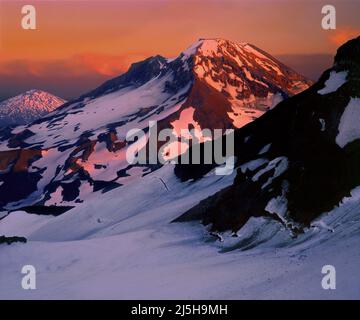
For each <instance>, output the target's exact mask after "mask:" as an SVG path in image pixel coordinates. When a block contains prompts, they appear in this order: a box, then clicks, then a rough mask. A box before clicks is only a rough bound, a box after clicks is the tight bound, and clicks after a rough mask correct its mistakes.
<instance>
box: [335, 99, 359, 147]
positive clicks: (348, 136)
mask: <svg viewBox="0 0 360 320" xmlns="http://www.w3.org/2000/svg"><path fill="white" fill-rule="evenodd" d="M359 123H360V98H351V99H350V102H349V104H348V105H347V107H346V108H345V111H344V113H343V114H342V116H341V119H340V124H339V129H338V130H339V133H338V135H337V136H336V143H337V144H338V145H339V146H340V147H341V148H343V147H345V146H346V145H347V144H348V143H350V142H352V141H354V140H356V139H360V126H359Z"/></svg>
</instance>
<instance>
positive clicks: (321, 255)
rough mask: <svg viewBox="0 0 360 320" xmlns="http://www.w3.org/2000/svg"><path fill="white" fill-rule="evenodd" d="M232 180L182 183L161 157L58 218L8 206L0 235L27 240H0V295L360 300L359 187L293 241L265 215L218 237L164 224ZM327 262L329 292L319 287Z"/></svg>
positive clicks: (196, 226) (195, 226)
mask: <svg viewBox="0 0 360 320" xmlns="http://www.w3.org/2000/svg"><path fill="white" fill-rule="evenodd" d="M160 178H161V179H162V181H160ZM233 178H234V176H222V177H219V176H216V175H214V174H208V175H207V176H206V177H205V178H204V179H202V180H199V181H197V182H194V183H191V182H187V183H185V184H181V183H180V182H179V181H178V180H177V179H176V178H175V176H174V175H173V166H172V165H167V166H164V167H163V168H161V169H160V170H158V171H155V172H153V173H151V174H149V175H147V176H145V177H143V178H141V180H142V181H141V183H139V181H136V180H134V181H132V182H131V183H129V184H128V185H127V187H126V188H119V189H115V190H113V191H110V192H108V193H106V194H104V195H102V197H104V198H103V199H102V201H98V199H97V196H96V194H95V195H94V196H93V198H92V199H89V200H88V201H87V202H86V203H84V204H82V205H79V206H78V207H76V208H74V209H73V210H71V211H69V212H67V213H65V214H63V215H61V216H59V217H49V216H37V215H29V214H25V213H23V212H13V213H11V214H10V215H8V216H7V217H5V218H4V219H3V220H2V221H1V223H0V234H5V235H9V236H10V235H18V236H26V237H27V238H28V240H29V241H28V243H27V244H12V245H10V246H8V245H1V246H0V288H2V290H0V298H1V299H14V298H20V299H34V298H36V299H82V298H85V299H106V298H113V299H300V298H308V299H317V298H319V299H335V298H341V299H342V298H351V299H355V298H360V279H359V277H358V270H359V267H360V265H359V261H360V250H358V243H359V234H360V233H359V231H360V223H359V222H360V221H359V220H360V217H359V215H358V214H357V213H358V212H359V210H360V189H355V190H354V191H353V194H352V197H350V198H347V199H344V201H343V202H342V204H340V206H339V207H337V208H335V209H334V210H333V211H332V212H330V213H328V214H326V215H324V216H323V217H321V218H320V219H319V220H317V221H315V222H314V224H313V227H312V228H310V229H309V230H307V231H306V232H305V234H303V235H300V236H298V237H297V238H296V239H293V238H291V235H290V234H289V231H287V230H285V229H284V228H283V227H282V226H281V225H280V224H279V223H277V222H275V221H270V220H267V219H265V218H251V219H250V220H249V222H248V223H247V224H246V225H245V227H244V228H242V229H241V230H240V231H239V232H238V235H237V237H233V236H232V235H231V234H230V233H225V234H222V235H221V238H222V239H223V241H222V242H220V241H216V240H215V237H212V236H211V235H209V234H208V232H207V231H206V229H205V228H204V227H203V226H202V225H201V224H200V223H199V222H188V223H170V222H171V221H172V220H173V219H174V218H176V217H177V216H178V215H179V214H181V213H182V212H184V211H185V210H187V209H189V208H190V207H192V206H193V205H195V204H196V203H197V202H198V201H199V199H202V198H204V197H206V196H207V195H211V194H213V193H215V192H216V191H217V190H218V189H220V188H224V187H226V186H227V185H229V184H231V183H232V180H233ZM150 186H151V187H150ZM104 203H106V204H107V205H106V206H104ZM329 230H334V231H333V232H331V231H329ZM26 264H31V265H34V267H35V268H36V270H37V289H36V290H23V289H22V288H21V279H22V276H23V275H22V274H21V268H22V266H23V265H26ZM328 264H331V265H334V266H335V268H336V271H337V288H336V290H324V289H322V287H321V280H322V277H323V275H322V274H321V268H322V266H324V265H328Z"/></svg>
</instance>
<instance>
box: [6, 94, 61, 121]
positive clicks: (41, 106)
mask: <svg viewBox="0 0 360 320" xmlns="http://www.w3.org/2000/svg"><path fill="white" fill-rule="evenodd" d="M64 103H65V100H63V99H61V98H59V97H56V96H54V95H52V94H50V93H48V92H45V91H41V90H29V91H27V92H25V93H23V94H20V95H17V96H16V97H13V98H10V99H7V100H5V101H3V102H0V127H2V126H6V125H19V124H30V123H31V122H33V121H35V120H37V119H39V118H41V117H42V116H44V115H46V114H48V113H50V112H52V111H54V110H55V109H56V108H58V107H59V106H61V105H62V104H64Z"/></svg>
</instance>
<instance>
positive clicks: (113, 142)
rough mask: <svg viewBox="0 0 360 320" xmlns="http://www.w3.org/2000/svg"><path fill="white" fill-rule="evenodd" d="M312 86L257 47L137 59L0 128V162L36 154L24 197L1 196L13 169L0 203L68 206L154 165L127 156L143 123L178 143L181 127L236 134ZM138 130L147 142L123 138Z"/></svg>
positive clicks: (0, 180) (212, 44) (221, 45)
mask: <svg viewBox="0 0 360 320" xmlns="http://www.w3.org/2000/svg"><path fill="white" fill-rule="evenodd" d="M309 84H310V82H309V81H307V80H306V79H304V78H303V77H301V76H300V75H298V74H297V73H295V72H294V71H292V70H290V69H289V68H287V67H285V66H284V65H282V64H281V63H280V62H278V61H276V60H275V59H274V58H272V57H271V56H270V55H268V54H266V53H264V52H263V51H261V50H260V49H257V48H255V47H254V46H252V45H249V44H236V43H233V42H230V41H226V40H222V39H206V40H205V39H202V40H199V41H198V42H196V43H195V44H193V45H192V46H191V47H190V48H188V49H187V50H185V51H184V52H182V53H181V54H180V55H179V56H178V57H176V58H174V59H166V58H164V57H161V56H154V57H150V58H148V59H146V60H144V61H141V62H138V63H134V64H133V65H132V66H131V67H130V69H129V70H128V72H126V73H124V74H123V75H121V76H119V77H116V78H114V79H111V80H109V81H107V82H106V83H104V84H103V85H101V86H100V87H99V88H96V89H95V90H93V91H91V92H89V93H87V94H85V95H83V96H81V97H79V98H78V99H76V100H74V101H70V102H67V103H65V104H63V105H62V106H61V107H59V108H58V109H57V110H55V111H54V112H52V113H50V114H49V115H46V116H44V117H43V118H41V119H39V120H36V121H35V122H33V123H32V124H31V125H27V126H19V127H16V128H14V129H4V130H1V131H0V141H1V144H0V159H2V158H6V157H7V155H6V152H8V151H9V150H10V151H11V150H14V149H15V150H18V149H21V150H29V151H31V152H36V154H37V157H36V158H32V159H31V160H29V165H28V168H27V171H26V172H27V174H28V175H29V176H27V178H26V180H24V190H26V192H27V193H25V192H24V193H21V195H20V194H19V195H16V193H15V194H14V195H12V196H11V197H10V196H9V194H8V193H7V192H6V191H7V190H8V188H9V186H10V185H9V183H10V182H9V181H10V180H11V175H12V174H13V173H15V171H14V166H13V164H12V163H10V164H9V166H8V167H7V173H6V179H5V174H2V173H0V207H3V208H7V209H14V208H18V207H23V206H28V205H54V204H56V205H64V206H65V205H66V206H68V205H70V206H71V205H74V204H76V203H79V202H83V201H84V200H86V198H87V197H88V196H90V195H91V194H93V193H94V192H99V193H100V194H101V193H103V192H107V191H109V190H110V189H113V188H116V187H121V186H123V185H126V184H127V183H128V182H129V181H132V180H133V179H137V178H139V177H142V176H143V175H146V174H148V173H149V172H151V171H153V170H156V169H157V168H158V167H159V166H151V165H150V166H148V165H133V164H130V163H129V161H128V159H127V158H126V154H127V151H129V150H134V151H131V152H133V153H136V152H137V150H141V149H143V148H145V147H147V146H148V145H149V144H148V138H149V134H148V131H149V121H156V122H157V124H158V129H159V130H160V129H164V128H167V129H170V130H172V134H173V136H174V137H176V138H177V139H180V138H183V136H182V133H181V129H188V128H190V129H191V128H196V129H199V130H203V129H211V130H212V129H228V128H238V127H241V126H243V125H244V124H246V123H248V122H251V121H253V120H254V119H256V118H257V117H259V116H260V115H262V114H263V113H264V112H266V111H267V110H270V109H271V108H272V107H273V106H274V105H275V104H276V103H277V102H278V101H280V100H281V99H283V98H286V97H288V96H290V95H292V94H294V93H296V92H297V91H298V90H300V89H304V88H307V87H308V86H309ZM135 128H136V129H141V130H144V132H146V136H144V137H143V138H141V139H139V140H137V141H133V142H132V141H126V135H127V133H128V132H129V130H131V129H135ZM164 143H165V142H164ZM164 143H158V144H157V145H156V147H157V148H160V147H162V146H164ZM185 150H186V149H185ZM185 150H180V151H179V149H178V146H177V145H176V143H175V145H172V144H166V146H165V148H164V152H163V155H164V157H165V158H167V159H170V158H173V157H175V156H177V155H178V153H179V152H182V151H185ZM29 177H32V178H33V179H30V180H31V182H29ZM17 181H19V180H17Z"/></svg>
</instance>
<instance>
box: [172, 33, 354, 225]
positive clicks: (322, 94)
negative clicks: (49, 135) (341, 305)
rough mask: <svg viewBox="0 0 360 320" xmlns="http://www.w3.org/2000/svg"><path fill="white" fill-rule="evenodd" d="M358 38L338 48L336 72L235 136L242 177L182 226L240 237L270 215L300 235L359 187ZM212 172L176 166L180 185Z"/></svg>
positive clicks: (206, 168) (189, 215)
mask: <svg viewBox="0 0 360 320" xmlns="http://www.w3.org/2000/svg"><path fill="white" fill-rule="evenodd" d="M359 50H360V37H359V38H357V39H354V40H351V41H349V42H348V43H346V44H345V45H343V46H342V47H340V48H339V50H338V52H337V55H336V57H335V61H334V66H333V68H331V69H329V70H327V71H325V72H324V74H323V75H322V76H321V78H320V79H319V81H318V82H317V83H315V84H314V85H313V86H312V87H310V88H309V89H307V90H305V91H304V92H302V93H300V94H298V95H296V96H294V97H292V98H289V99H287V100H285V101H283V102H281V103H280V104H278V105H277V106H276V107H275V108H274V109H273V110H271V111H269V112H268V113H266V114H265V115H264V116H263V117H261V118H259V119H258V120H256V121H254V122H253V123H251V124H249V125H247V126H246V127H244V128H241V129H238V130H236V131H235V133H234V134H235V155H236V157H237V163H236V170H237V176H236V179H235V181H234V183H233V185H232V186H230V187H228V188H226V189H223V190H221V191H219V192H218V193H217V194H215V195H214V196H211V197H209V198H207V199H205V200H203V201H202V202H200V203H199V204H198V205H197V206H195V207H194V208H192V209H190V210H189V211H188V212H186V213H184V214H183V215H182V216H181V217H179V218H178V219H177V221H185V220H191V219H202V220H203V222H204V223H205V224H211V225H212V229H213V230H219V231H224V230H229V229H230V230H233V231H237V230H239V229H240V228H241V227H242V226H243V225H244V224H245V223H246V221H247V220H248V219H249V218H250V217H251V216H255V217H257V216H268V217H272V218H274V219H276V220H278V221H281V222H282V223H283V224H284V225H286V226H288V227H289V228H292V229H293V230H294V232H298V231H299V230H301V228H302V226H304V225H309V223H310V221H312V220H313V219H314V218H315V217H317V216H319V215H320V214H321V213H324V212H327V211H330V210H332V209H333V208H334V206H336V205H337V204H338V203H339V202H340V201H341V200H342V199H343V198H344V197H346V196H349V195H350V191H351V190H353V189H354V188H356V187H357V186H359V185H360V169H359V166H358V164H359V163H360V162H359V161H360V130H359V127H358V123H359V121H360V81H359V79H360V55H358V54H357V53H359ZM212 167H213V166H204V165H190V166H187V165H178V166H177V168H176V170H175V173H176V174H177V176H178V177H179V178H181V179H182V180H189V179H199V178H201V177H202V176H203V175H204V174H206V173H207V172H209V171H210V170H211V169H212Z"/></svg>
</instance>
